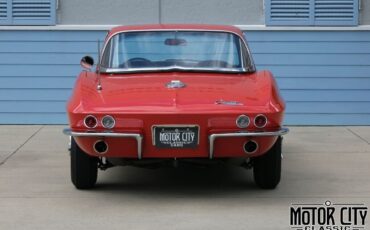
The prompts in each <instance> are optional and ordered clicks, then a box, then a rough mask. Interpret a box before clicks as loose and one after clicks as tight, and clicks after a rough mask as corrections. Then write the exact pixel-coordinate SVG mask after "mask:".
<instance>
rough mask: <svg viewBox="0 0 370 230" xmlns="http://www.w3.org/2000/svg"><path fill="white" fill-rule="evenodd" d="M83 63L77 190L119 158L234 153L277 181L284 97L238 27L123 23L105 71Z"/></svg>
mask: <svg viewBox="0 0 370 230" xmlns="http://www.w3.org/2000/svg"><path fill="white" fill-rule="evenodd" d="M100 56H101V58H100ZM81 65H82V67H83V69H84V71H82V72H81V74H80V75H79V77H78V79H77V81H76V85H75V87H74V90H73V94H72V96H71V98H70V100H69V101H68V105H67V113H68V117H69V124H70V128H69V129H65V130H64V133H65V134H67V135H69V136H71V149H70V150H71V178H72V182H73V184H74V185H75V186H76V188H78V189H88V188H92V187H93V186H94V185H95V183H96V180H97V171H98V169H106V168H108V167H111V166H115V165H134V166H140V167H146V166H148V167H153V166H156V165H159V166H160V165H175V166H176V165H177V164H178V163H182V162H192V163H205V164H206V163H210V162H215V161H220V162H227V161H230V160H233V162H235V161H238V162H240V164H241V165H243V166H245V167H248V168H250V167H253V170H254V179H255V182H256V184H257V185H258V186H260V187H261V188H266V189H273V188H275V187H276V186H277V185H278V183H279V181H280V172H281V144H282V137H281V136H282V135H284V134H286V133H287V132H288V129H287V128H284V127H282V121H283V116H284V110H285V103H284V100H283V99H282V98H281V96H280V94H279V89H278V87H277V85H276V82H275V80H274V77H273V76H272V74H271V73H270V72H269V71H256V68H255V66H254V63H253V59H252V57H251V53H250V50H249V48H248V45H247V41H246V39H245V37H244V35H243V33H242V32H241V31H240V30H239V29H237V28H235V27H232V26H216V25H145V26H121V27H116V28H114V29H112V30H111V31H110V32H109V33H108V35H107V37H106V40H105V43H104V46H103V49H102V52H101V55H99V61H98V63H97V66H96V69H95V70H94V71H91V69H92V66H93V65H94V60H93V59H92V58H91V57H89V56H86V57H84V58H82V60H81Z"/></svg>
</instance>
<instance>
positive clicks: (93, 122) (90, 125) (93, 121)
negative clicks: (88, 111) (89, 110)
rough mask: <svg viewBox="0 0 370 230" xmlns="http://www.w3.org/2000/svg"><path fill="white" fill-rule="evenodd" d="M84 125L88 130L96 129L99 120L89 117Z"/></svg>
mask: <svg viewBox="0 0 370 230" xmlns="http://www.w3.org/2000/svg"><path fill="white" fill-rule="evenodd" d="M84 124H85V126H86V127H87V128H91V129H92V128H95V127H96V126H97V125H98V120H97V119H96V117H94V116H93V115H88V116H86V117H85V119H84Z"/></svg>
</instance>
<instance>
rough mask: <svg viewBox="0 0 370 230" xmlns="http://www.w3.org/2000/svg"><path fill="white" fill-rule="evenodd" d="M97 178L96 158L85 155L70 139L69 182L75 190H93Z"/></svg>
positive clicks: (73, 140)
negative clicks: (70, 181)
mask: <svg viewBox="0 0 370 230" xmlns="http://www.w3.org/2000/svg"><path fill="white" fill-rule="evenodd" d="M97 177H98V158H97V157H91V156H89V155H87V154H86V153H85V152H84V151H82V149H80V147H78V145H77V143H76V141H75V139H74V138H73V137H72V139H71V180H72V183H73V184H74V186H75V187H76V188H77V189H89V188H93V187H94V185H95V183H96V180H97Z"/></svg>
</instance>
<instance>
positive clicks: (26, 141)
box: [0, 125, 45, 166]
mask: <svg viewBox="0 0 370 230" xmlns="http://www.w3.org/2000/svg"><path fill="white" fill-rule="evenodd" d="M44 127H45V125H43V126H41V127H40V128H39V129H38V130H36V131H35V132H34V133H33V134H32V135H31V136H30V137H29V138H27V140H25V141H24V142H23V144H21V145H20V146H19V147H18V148H17V149H16V150H14V151H13V152H12V153H10V154H9V155H8V156H7V157H5V159H4V160H3V161H2V162H0V166H1V165H3V164H5V163H6V162H7V161H8V160H9V159H10V158H11V157H12V156H14V154H16V153H17V152H18V151H19V150H20V149H21V148H22V147H23V146H24V145H25V144H27V143H28V142H29V141H30V140H31V139H32V138H33V137H34V136H35V135H36V134H38V133H39V132H40V131H41V129H43V128H44Z"/></svg>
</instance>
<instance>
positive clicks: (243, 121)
mask: <svg viewBox="0 0 370 230" xmlns="http://www.w3.org/2000/svg"><path fill="white" fill-rule="evenodd" d="M249 122H250V120H249V117H248V116H247V115H240V116H239V117H238V118H236V126H238V127H239V128H241V129H243V128H247V127H248V125H249Z"/></svg>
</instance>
